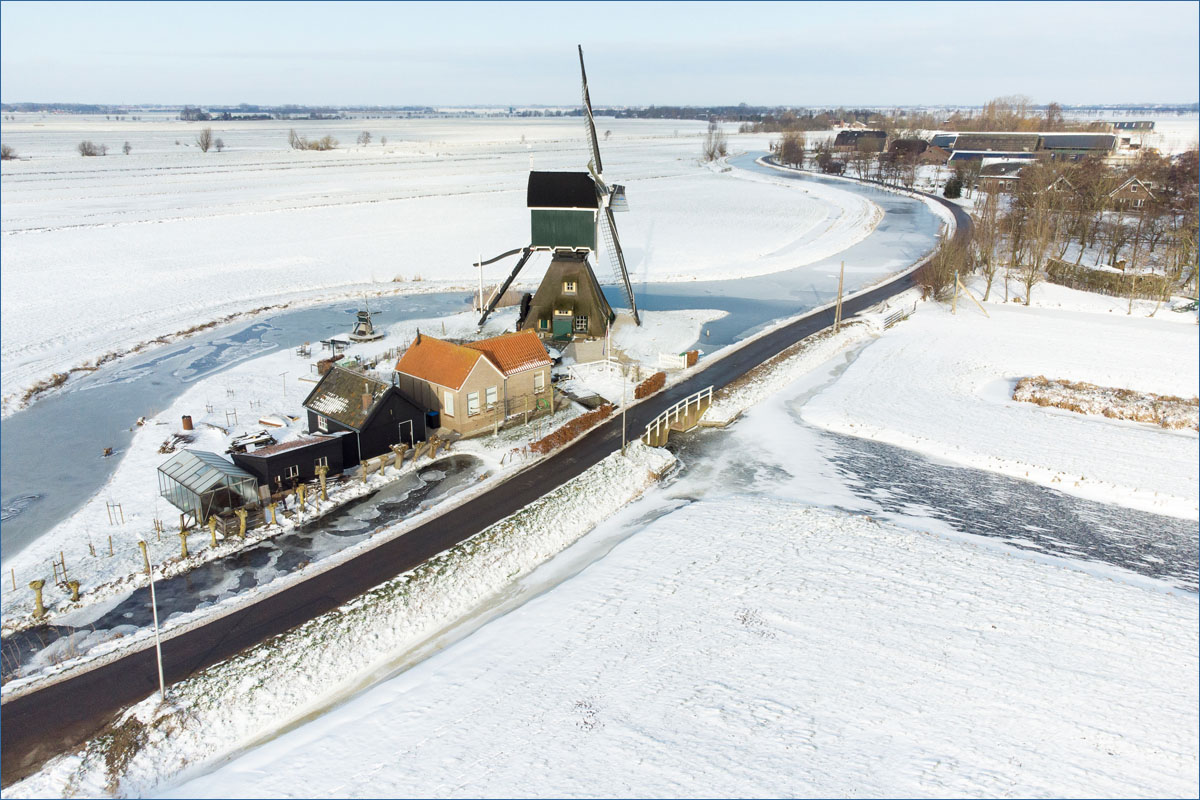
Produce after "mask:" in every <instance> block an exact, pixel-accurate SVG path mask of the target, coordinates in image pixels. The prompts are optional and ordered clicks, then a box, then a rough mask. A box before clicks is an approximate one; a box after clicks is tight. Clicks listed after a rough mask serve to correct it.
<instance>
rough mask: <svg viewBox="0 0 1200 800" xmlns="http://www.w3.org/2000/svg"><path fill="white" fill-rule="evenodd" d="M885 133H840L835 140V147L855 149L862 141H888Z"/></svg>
mask: <svg viewBox="0 0 1200 800" xmlns="http://www.w3.org/2000/svg"><path fill="white" fill-rule="evenodd" d="M886 138H887V133H885V132H884V131H839V132H838V135H837V138H835V139H834V140H833V146H834V147H853V146H854V145H856V144H858V142H859V140H860V139H886Z"/></svg>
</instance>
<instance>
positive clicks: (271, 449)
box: [239, 436, 333, 458]
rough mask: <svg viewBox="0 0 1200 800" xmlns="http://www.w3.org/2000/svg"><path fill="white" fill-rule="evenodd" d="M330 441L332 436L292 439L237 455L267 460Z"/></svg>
mask: <svg viewBox="0 0 1200 800" xmlns="http://www.w3.org/2000/svg"><path fill="white" fill-rule="evenodd" d="M332 440H333V437H332V436H304V437H301V438H299V439H292V440H291V441H290V442H281V443H279V444H272V445H268V446H267V447H259V448H257V449H255V450H252V451H250V452H248V453H240V454H239V455H242V456H246V457H248V458H268V457H270V456H274V455H278V454H280V453H286V452H288V451H289V450H300V449H302V448H305V447H312V446H314V445H320V444H326V443H328V442H330V441H332Z"/></svg>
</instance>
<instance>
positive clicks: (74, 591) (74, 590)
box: [67, 581, 79, 603]
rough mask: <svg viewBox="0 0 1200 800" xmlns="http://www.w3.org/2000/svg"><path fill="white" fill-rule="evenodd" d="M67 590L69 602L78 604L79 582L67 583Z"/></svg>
mask: <svg viewBox="0 0 1200 800" xmlns="http://www.w3.org/2000/svg"><path fill="white" fill-rule="evenodd" d="M67 588H68V589H70V590H71V602H72V603H78V602H79V581H67Z"/></svg>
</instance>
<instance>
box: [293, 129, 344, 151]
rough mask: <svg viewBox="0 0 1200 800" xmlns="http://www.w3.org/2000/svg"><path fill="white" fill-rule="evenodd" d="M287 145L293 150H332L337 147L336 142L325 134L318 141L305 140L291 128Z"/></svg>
mask: <svg viewBox="0 0 1200 800" xmlns="http://www.w3.org/2000/svg"><path fill="white" fill-rule="evenodd" d="M288 145H289V146H291V148H292V149H293V150H332V149H333V148H335V147H337V146H338V140H337V139H335V138H333V137H332V136H330V135H329V134H325V135H324V136H322V137H321V138H320V139H311V140H310V139H306V138H305V137H303V136H301V135H300V134H298V133H296V129H295V128H292V129H291V130H290V131H288Z"/></svg>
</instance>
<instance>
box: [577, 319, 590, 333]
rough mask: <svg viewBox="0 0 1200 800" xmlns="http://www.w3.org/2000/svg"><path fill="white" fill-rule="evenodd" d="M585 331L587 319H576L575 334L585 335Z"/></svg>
mask: <svg viewBox="0 0 1200 800" xmlns="http://www.w3.org/2000/svg"><path fill="white" fill-rule="evenodd" d="M587 329H588V318H587V317H586V316H583V317H576V318H575V332H576V333H587Z"/></svg>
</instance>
